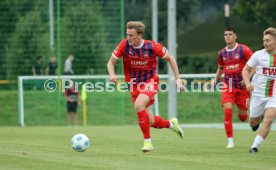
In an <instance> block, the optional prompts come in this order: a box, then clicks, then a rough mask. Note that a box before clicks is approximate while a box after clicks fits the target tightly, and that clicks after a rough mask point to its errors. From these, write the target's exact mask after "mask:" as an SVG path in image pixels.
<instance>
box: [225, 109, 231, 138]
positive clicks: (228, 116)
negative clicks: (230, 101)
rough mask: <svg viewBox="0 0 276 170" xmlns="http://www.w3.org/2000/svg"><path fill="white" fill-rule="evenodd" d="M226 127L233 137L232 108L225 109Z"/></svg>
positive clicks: (229, 135) (227, 132) (228, 133)
mask: <svg viewBox="0 0 276 170" xmlns="http://www.w3.org/2000/svg"><path fill="white" fill-rule="evenodd" d="M224 128H225V132H226V136H227V137H228V138H231V137H233V125H232V109H230V108H225V109H224Z"/></svg>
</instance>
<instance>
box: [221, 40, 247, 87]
mask: <svg viewBox="0 0 276 170" xmlns="http://www.w3.org/2000/svg"><path fill="white" fill-rule="evenodd" d="M251 55H252V51H251V50H250V48H249V47H247V46H246V45H243V44H238V43H236V46H235V47H234V48H233V49H227V47H224V48H223V49H221V50H220V51H219V52H218V65H219V67H223V69H224V82H225V83H226V84H227V85H228V86H230V82H232V84H231V86H232V87H234V88H236V89H245V87H244V86H243V85H241V81H242V80H243V78H242V69H243V67H244V66H245V64H246V62H247V61H248V60H249V59H250V57H251ZM230 79H231V81H230Z"/></svg>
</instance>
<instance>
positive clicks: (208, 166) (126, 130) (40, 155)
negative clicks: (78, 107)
mask: <svg viewBox="0 0 276 170" xmlns="http://www.w3.org/2000/svg"><path fill="white" fill-rule="evenodd" d="M184 131H185V138H184V140H181V139H180V138H179V137H178V136H176V134H174V133H173V132H172V131H170V130H168V129H162V130H158V129H152V131H151V132H152V133H151V134H152V140H153V145H154V151H153V152H150V153H146V154H144V153H142V152H141V147H142V142H143V140H142V135H141V132H140V129H139V127H138V126H88V127H81V126H79V127H65V126H60V127H52V126H45V127H24V128H20V127H0V132H1V133H0V169H1V170H18V169H19V170H44V169H45V170H48V169H51V170H53V169H56V170H71V169H81V170H84V169H95V170H109V169H114V170H116V169H117V170H124V169H126V170H135V169H137V170H140V169H141V170H148V169H149V170H150V169H151V170H162V169H164V170H170V169H174V170H176V169H181V170H182V169H192V170H197V169H198V170H216V169H217V170H231V169H233V170H247V169H248V170H254V169H260V170H272V169H274V170H275V169H276V161H275V160H276V154H275V153H276V145H275V141H276V133H275V131H272V132H271V133H270V135H269V137H268V139H267V140H266V141H265V142H264V143H263V145H262V146H261V147H260V150H259V153H257V154H250V153H248V149H249V147H250V146H251V144H252V141H253V139H254V137H255V133H254V132H251V131H249V130H236V129H235V130H234V133H235V148H234V149H226V148H225V146H226V138H225V134H224V130H223V129H208V128H207V129H203V128H201V129H197V128H195V129H194V128H185V129H184ZM80 132H81V133H84V134H86V135H87V136H88V137H89V138H90V142H91V146H90V148H88V150H87V151H86V152H82V153H78V152H75V151H74V150H72V149H71V141H70V140H71V137H72V136H73V135H74V134H76V133H80Z"/></svg>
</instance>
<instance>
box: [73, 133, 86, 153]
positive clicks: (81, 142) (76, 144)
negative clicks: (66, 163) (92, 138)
mask: <svg viewBox="0 0 276 170" xmlns="http://www.w3.org/2000/svg"><path fill="white" fill-rule="evenodd" d="M71 141H72V148H73V149H74V150H75V151H77V152H84V151H86V149H87V148H88V147H89V146H90V142H89V138H88V137H87V136H86V135H84V134H81V133H78V134H76V135H74V136H73V137H72V140H71Z"/></svg>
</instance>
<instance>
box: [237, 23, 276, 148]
mask: <svg viewBox="0 0 276 170" xmlns="http://www.w3.org/2000/svg"><path fill="white" fill-rule="evenodd" d="M263 45H264V47H265V48H264V49H262V50H260V51H256V52H255V53H254V54H253V55H252V57H251V58H250V59H249V60H248V62H247V64H246V65H245V67H244V69H243V72H242V75H243V79H244V81H245V85H246V89H247V90H248V91H252V95H251V96H252V98H251V100H250V120H249V124H250V126H251V127H252V130H253V131H256V130H257V129H258V128H259V124H260V122H261V121H262V118H263V123H262V126H261V128H260V129H259V130H258V132H257V136H256V137H255V140H254V142H253V145H252V146H251V148H250V150H249V152H250V153H257V152H258V147H259V145H260V144H261V143H262V142H263V141H264V139H265V138H266V137H267V136H268V134H269V132H270V128H271V125H272V123H273V120H274V119H275V118H276V82H275V79H276V29H275V28H271V27H270V28H268V29H266V30H265V31H264V33H263ZM253 68H256V73H255V75H254V77H253V79H252V81H251V82H250V78H249V73H250V71H251V70H252V69H253Z"/></svg>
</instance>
